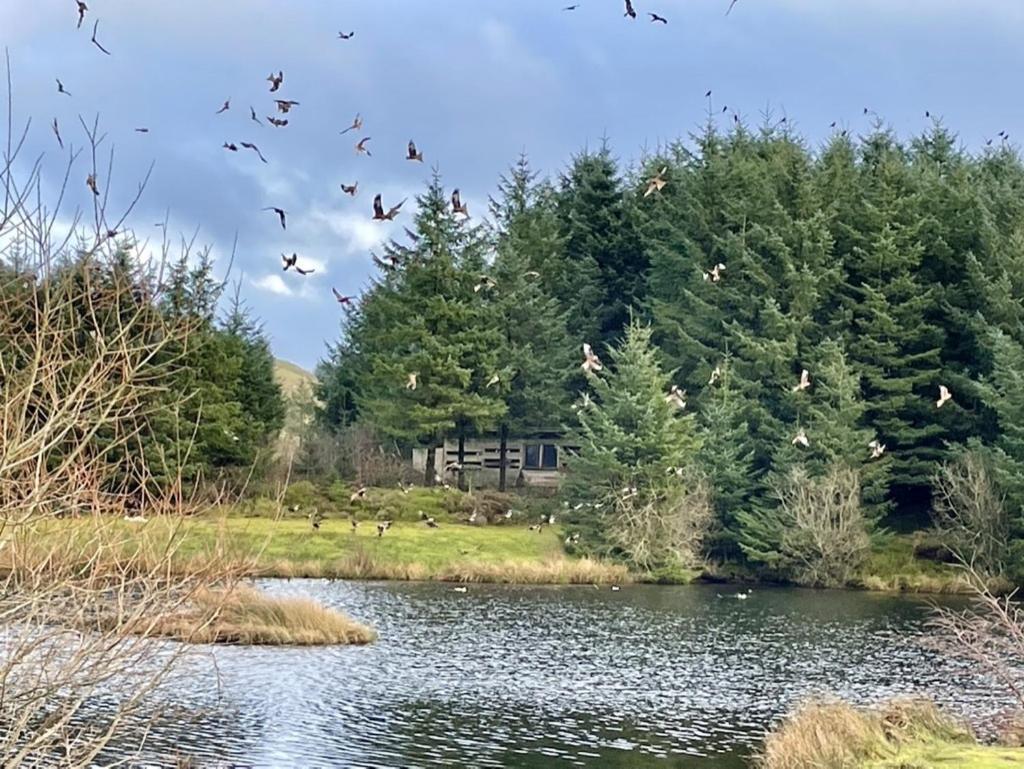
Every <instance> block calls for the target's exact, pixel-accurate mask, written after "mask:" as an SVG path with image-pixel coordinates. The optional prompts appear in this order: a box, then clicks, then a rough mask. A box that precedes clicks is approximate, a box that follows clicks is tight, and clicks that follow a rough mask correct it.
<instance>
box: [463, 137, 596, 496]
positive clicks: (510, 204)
mask: <svg viewBox="0 0 1024 769" xmlns="http://www.w3.org/2000/svg"><path fill="white" fill-rule="evenodd" d="M499 192H500V199H499V200H497V201H494V202H493V203H492V206H491V213H492V216H493V218H494V220H495V222H496V223H497V226H498V244H497V253H496V256H495V260H494V265H493V267H492V269H491V275H493V277H494V280H495V283H496V285H495V287H494V288H493V290H487V291H483V292H482V294H483V296H482V298H483V300H484V301H485V302H486V305H487V308H488V312H490V313H491V314H492V316H493V317H494V319H495V320H496V321H497V323H498V325H499V329H500V332H501V335H502V345H501V360H502V368H501V370H500V371H499V372H496V375H497V376H499V377H500V379H499V381H498V382H497V383H496V384H495V388H496V390H497V392H499V393H501V395H502V397H503V398H504V400H505V403H506V406H507V411H506V413H505V417H504V418H503V420H502V422H501V425H500V438H501V452H500V454H501V471H500V482H499V487H500V489H501V490H502V491H504V489H505V485H506V477H505V470H506V468H505V465H506V443H507V439H508V436H509V435H515V436H529V435H533V434H537V433H545V432H558V431H560V430H561V429H562V425H563V424H564V423H565V421H566V420H567V419H568V416H569V409H568V406H569V394H568V391H567V389H566V385H567V382H568V380H569V377H570V376H571V374H572V373H573V372H574V370H575V367H574V366H573V364H572V358H571V351H572V350H573V349H575V347H576V345H575V344H573V343H572V341H571V340H570V338H569V335H568V333H567V332H566V328H565V314H564V312H562V310H561V308H560V307H559V303H558V301H557V300H556V299H555V298H554V297H553V296H551V295H550V294H549V293H548V290H547V288H546V283H547V274H548V270H549V268H550V267H551V265H552V263H553V261H554V260H555V259H557V258H558V254H559V250H560V247H561V239H560V236H559V234H558V222H557V219H556V218H555V215H554V211H553V207H552V205H551V203H552V200H551V195H550V191H549V190H548V189H547V187H546V186H544V185H537V184H536V183H535V175H534V174H533V173H532V172H531V171H530V169H529V165H528V163H527V161H526V158H525V157H523V158H520V161H519V163H518V164H517V165H516V166H515V167H514V168H513V169H512V171H511V174H510V176H509V177H508V178H503V179H502V182H501V184H500V186H499Z"/></svg>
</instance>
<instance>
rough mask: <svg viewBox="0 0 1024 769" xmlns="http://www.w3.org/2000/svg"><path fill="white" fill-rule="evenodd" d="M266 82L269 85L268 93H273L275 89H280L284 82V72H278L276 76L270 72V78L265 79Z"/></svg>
mask: <svg viewBox="0 0 1024 769" xmlns="http://www.w3.org/2000/svg"><path fill="white" fill-rule="evenodd" d="M267 82H268V83H270V92H271V93H275V92H276V91H277V89H278V88H280V87H281V83H283V82H284V72H283V71H278V73H277V74H276V75H275V74H274V73H273V72H271V73H270V76H269V77H268V78H267Z"/></svg>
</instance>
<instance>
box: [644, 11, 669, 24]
mask: <svg viewBox="0 0 1024 769" xmlns="http://www.w3.org/2000/svg"><path fill="white" fill-rule="evenodd" d="M647 15H648V16H650V17H651V23H652V24H654V23H655V22H659V23H661V24H668V19H666V18H665V17H664V16H659V15H658V14H656V13H651V12H650V11H648V12H647Z"/></svg>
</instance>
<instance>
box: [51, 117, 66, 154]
mask: <svg viewBox="0 0 1024 769" xmlns="http://www.w3.org/2000/svg"><path fill="white" fill-rule="evenodd" d="M53 135H54V136H56V137H57V144H59V145H60V148H61V149H64V140H63V139H62V138H60V126H58V125H57V118H54V119H53Z"/></svg>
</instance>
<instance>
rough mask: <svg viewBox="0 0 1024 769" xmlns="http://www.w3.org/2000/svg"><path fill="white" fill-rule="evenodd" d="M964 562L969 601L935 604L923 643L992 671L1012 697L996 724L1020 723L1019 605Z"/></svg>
mask: <svg viewBox="0 0 1024 769" xmlns="http://www.w3.org/2000/svg"><path fill="white" fill-rule="evenodd" d="M963 568H964V572H965V574H966V577H967V581H968V584H970V586H971V589H972V597H971V604H970V606H969V607H968V608H966V609H949V608H942V607H938V608H936V609H935V610H934V612H933V615H932V619H931V621H930V627H929V630H930V631H931V632H930V633H929V636H928V638H927V639H926V640H925V643H926V645H927V646H930V647H931V648H933V649H936V650H938V651H939V652H941V653H943V654H945V655H947V656H949V657H952V658H954V659H961V660H966V661H968V662H970V663H971V664H972V665H976V666H977V667H978V668H979V669H980V670H981V671H982V672H984V673H986V674H987V675H989V676H991V677H992V679H993V680H995V681H996V682H997V683H998V685H999V686H1001V687H1002V688H1003V689H1004V690H1005V691H1006V692H1007V693H1008V694H1009V695H1010V696H1011V697H1012V698H1013V700H1014V702H1015V703H1016V707H1015V708H1014V711H1013V712H1011V713H1008V714H1007V715H1006V717H1005V718H1004V719H1003V720H1004V723H1003V724H1002V725H1001V726H1010V725H1013V724H1020V723H1021V720H1022V719H1024V608H1022V607H1021V604H1020V602H1019V601H1018V600H1017V594H1016V593H1011V594H1009V595H1002V596H1000V595H996V593H995V592H993V590H992V587H991V578H990V577H989V576H988V575H987V574H985V573H983V572H980V571H978V570H977V569H975V568H973V567H972V566H970V565H964V566H963Z"/></svg>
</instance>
